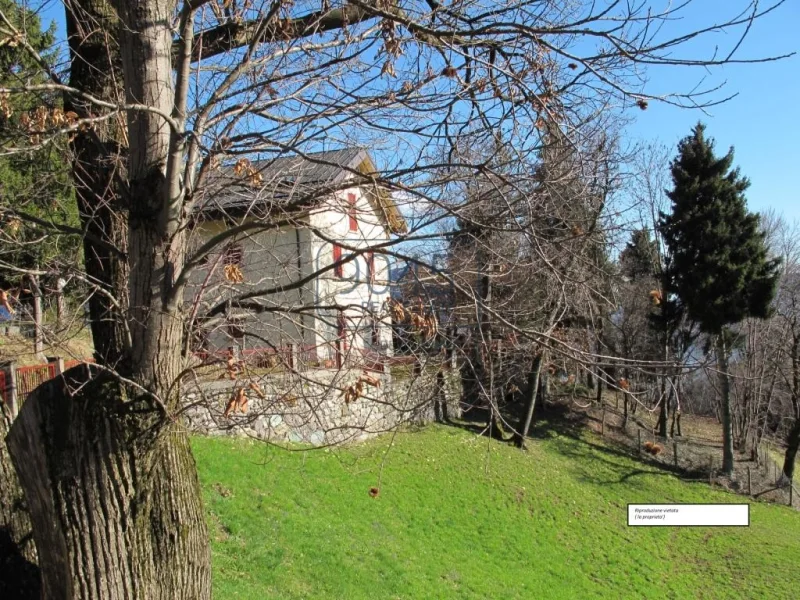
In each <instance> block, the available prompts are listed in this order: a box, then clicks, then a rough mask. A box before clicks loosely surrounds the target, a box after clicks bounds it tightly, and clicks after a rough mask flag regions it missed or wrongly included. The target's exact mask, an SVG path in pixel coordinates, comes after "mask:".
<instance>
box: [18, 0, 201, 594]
mask: <svg viewBox="0 0 800 600" xmlns="http://www.w3.org/2000/svg"><path fill="white" fill-rule="evenodd" d="M68 8H71V9H74V12H72V11H68V16H69V18H68V34H70V48H71V51H72V54H73V56H72V58H73V61H72V77H71V83H72V84H73V86H74V87H76V88H79V89H81V91H84V92H89V93H92V92H93V90H97V92H96V93H92V95H96V96H100V97H102V98H105V99H108V100H112V101H114V100H117V99H118V94H117V88H116V85H118V82H119V80H120V78H119V77H118V73H117V72H115V67H116V66H117V65H118V64H120V54H122V65H123V76H124V77H123V79H124V84H125V101H127V102H128V103H130V104H145V105H148V106H149V107H151V109H152V112H151V111H139V110H130V111H129V112H128V115H127V124H126V126H125V127H124V129H125V131H124V132H123V133H122V134H120V137H119V138H117V137H115V136H114V135H112V133H113V132H111V133H109V132H101V133H102V135H100V136H99V140H100V143H97V141H98V140H97V139H95V140H94V141H93V140H92V139H90V138H89V137H88V136H87V138H80V136H79V138H76V146H77V148H76V152H77V154H78V158H77V160H76V163H75V169H74V170H75V176H76V179H77V180H80V181H81V184H80V186H79V189H78V202H79V210H80V213H81V217H82V219H83V220H84V223H85V224H86V227H85V229H86V231H87V235H86V240H87V241H86V244H85V246H84V252H85V254H86V267H87V271H88V272H89V273H90V275H91V276H92V277H94V278H95V283H96V284H98V287H99V292H97V293H95V294H93V296H92V298H93V299H94V300H95V302H94V304H92V305H91V306H90V311H91V316H92V334H93V338H94V342H95V351H96V358H97V360H98V362H99V363H101V364H104V365H108V366H111V367H114V368H115V369H116V370H117V372H119V373H121V374H123V375H126V376H127V377H128V378H129V379H131V380H132V381H133V382H135V383H136V384H137V385H136V386H135V387H130V388H126V389H122V388H121V387H120V385H119V384H118V383H116V381H117V380H115V379H114V378H112V377H111V376H110V375H107V374H105V372H103V371H99V372H94V373H91V374H89V372H88V370H87V369H86V368H85V367H82V368H79V369H77V370H76V371H74V372H70V374H68V375H67V376H66V379H76V380H75V381H69V382H68V384H69V385H68V388H67V383H65V378H56V379H54V380H51V381H50V382H48V383H46V384H45V385H44V386H41V387H40V388H38V389H37V391H36V392H35V393H34V394H33V395H31V396H30V397H29V398H28V400H27V401H26V403H25V406H24V407H23V410H22V411H21V412H20V414H19V416H18V418H17V421H16V422H15V424H14V426H13V427H12V429H11V433H10V434H9V438H8V443H9V450H10V452H11V455H12V459H13V460H14V464H15V466H16V467H17V471H18V474H19V477H20V481H21V484H22V487H23V489H24V490H25V495H26V497H27V498H28V501H29V506H30V514H31V521H32V523H33V526H34V538H35V540H36V543H37V547H38V549H39V562H40V565H41V568H42V573H43V580H42V587H43V593H44V597H46V598H48V599H50V598H55V599H60V598H64V599H67V598H80V599H82V600H84V599H94V598H98V599H99V598H133V599H142V600H144V599H147V600H150V599H156V600H159V599H173V598H176V599H184V598H185V599H187V600H188V599H200V600H204V599H207V598H209V597H210V590H211V581H210V557H209V551H208V536H207V531H206V526H205V521H204V518H203V517H204V515H203V511H202V503H201V496H200V489H199V484H198V480H197V474H196V469H195V464H194V461H193V459H192V455H191V451H190V447H189V443H188V439H187V438H186V435H185V433H182V432H181V431H180V430H179V429H177V427H178V425H177V424H176V423H175V422H174V420H173V419H172V418H171V417H170V415H171V414H173V413H174V412H175V410H176V408H177V407H178V404H179V400H180V381H179V377H178V376H179V373H180V372H181V368H182V366H183V364H182V357H181V347H182V343H181V341H182V335H183V331H182V326H183V318H182V313H181V311H182V307H183V295H182V289H180V288H179V287H178V286H175V281H176V277H177V276H178V275H179V274H180V271H181V269H182V267H183V259H184V251H185V248H184V246H185V237H184V236H185V234H184V230H185V228H184V226H183V225H184V223H183V222H182V220H181V219H182V216H183V215H182V207H183V195H182V189H181V186H180V170H181V169H182V168H183V167H184V162H185V157H184V155H183V154H182V140H183V137H182V127H183V118H184V117H183V116H182V107H183V108H185V102H184V103H183V104H180V105H179V104H178V103H176V100H175V98H176V96H175V92H174V90H173V88H172V86H173V82H175V86H176V88H178V89H182V90H184V91H185V83H186V81H185V77H182V76H181V73H180V72H179V73H178V76H177V77H175V74H174V73H173V70H172V54H171V48H172V37H173V33H172V29H171V23H172V16H173V10H174V4H173V3H171V2H157V1H155V0H149V1H139V2H134V1H131V2H119V3H118V6H117V9H118V10H117V11H116V14H118V15H119V18H120V21H121V23H120V24H119V26H117V24H116V17H115V16H114V15H115V11H113V10H112V9H111V8H110V6H109V4H108V3H107V2H103V1H102V0H77V1H76V2H73V3H70V4H69V5H68ZM182 16H183V17H185V18H184V19H183V20H182V31H181V36H182V37H183V39H185V40H186V44H188V45H191V34H189V35H188V36H186V28H185V27H184V26H185V25H186V24H187V23H188V25H189V27H188V29H189V31H191V24H192V14H191V13H184V14H183V15H182ZM105 24H107V25H109V28H108V29H106V27H104V25H105ZM117 31H120V32H121V33H120V34H119V35H121V36H123V38H124V40H123V43H122V44H121V45H120V46H119V47H118V46H117V43H116V42H117V40H116V39H115V38H114V32H117ZM103 32H112V33H111V35H109V36H108V37H106V36H104V35H103ZM81 69H84V70H81ZM78 108H79V109H81V110H83V111H84V112H83V113H81V112H80V110H76V112H78V114H79V115H80V116H84V115H86V114H89V113H90V111H91V110H92V109H91V107H90V106H88V105H87V106H78ZM73 110H74V109H73ZM159 113H160V114H159ZM165 114H166V115H170V116H171V118H172V123H173V124H175V126H176V128H177V129H178V130H176V131H175V132H171V131H170V129H169V127H168V126H167V124H166V121H165V119H164V118H163V116H161V115H165ZM117 126H118V127H119V130H118V131H122V129H123V125H122V124H121V123H117ZM122 135H125V136H127V141H128V142H129V147H130V151H129V154H128V157H127V168H128V174H127V177H122V178H121V182H122V184H123V185H118V183H119V182H120V178H118V177H117V175H118V170H117V169H118V167H119V165H120V163H119V162H118V160H119V157H118V151H120V146H119V145H118V144H116V143H114V140H115V139H123V138H122ZM79 142H85V144H80V143H79ZM126 182H127V185H126ZM104 185H105V186H107V187H105V188H104V187H103V186H104ZM119 189H122V190H125V194H126V196H125V199H126V206H120V204H119V200H120V198H121V196H119V195H117V194H116V193H115V192H116V191H117V190H119ZM126 208H127V209H128V215H127V216H126V214H125V210H126ZM126 244H127V256H126V255H125V254H123V252H124V251H125V249H126V246H125V245H126ZM128 266H130V269H129V268H128ZM126 284H127V285H126ZM126 323H127V324H130V327H127V326H126ZM75 373H78V375H76V374H75Z"/></svg>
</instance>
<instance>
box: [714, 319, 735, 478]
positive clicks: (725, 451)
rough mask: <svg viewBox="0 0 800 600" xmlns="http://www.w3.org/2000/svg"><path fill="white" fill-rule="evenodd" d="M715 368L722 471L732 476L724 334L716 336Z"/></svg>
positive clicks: (728, 392) (729, 398)
mask: <svg viewBox="0 0 800 600" xmlns="http://www.w3.org/2000/svg"><path fill="white" fill-rule="evenodd" d="M717 369H718V370H719V384H720V391H721V395H722V398H721V409H722V411H721V412H722V473H723V474H724V475H726V476H728V477H732V476H733V422H732V421H733V420H732V418H731V389H730V379H729V375H728V349H727V348H726V344H725V336H724V334H723V333H720V334H719V336H717Z"/></svg>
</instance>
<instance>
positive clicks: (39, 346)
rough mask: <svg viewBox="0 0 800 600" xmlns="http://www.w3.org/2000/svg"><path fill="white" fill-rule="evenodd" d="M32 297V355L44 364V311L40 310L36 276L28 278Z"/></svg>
mask: <svg viewBox="0 0 800 600" xmlns="http://www.w3.org/2000/svg"><path fill="white" fill-rule="evenodd" d="M28 279H29V280H30V285H31V295H32V297H33V353H34V355H35V356H36V359H37V360H39V361H42V362H44V360H45V357H44V311H43V310H42V288H41V286H40V285H39V277H38V275H30V276H29V277H28Z"/></svg>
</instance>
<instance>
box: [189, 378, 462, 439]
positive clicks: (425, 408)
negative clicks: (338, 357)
mask: <svg viewBox="0 0 800 600" xmlns="http://www.w3.org/2000/svg"><path fill="white" fill-rule="evenodd" d="M360 375H361V372H360V371H357V372H345V371H327V370H315V371H311V372H305V373H293V374H291V375H287V374H282V375H269V376H263V377H254V378H251V379H249V380H243V381H230V380H222V381H209V382H198V383H195V384H192V385H189V386H186V388H185V392H184V398H185V408H184V412H183V416H184V422H185V423H186V424H187V425H188V427H189V428H190V429H191V430H192V431H194V432H198V433H204V434H208V435H246V436H250V437H254V438H258V439H261V440H266V441H270V442H298V443H307V444H311V445H314V446H324V445H329V444H341V443H347V442H353V441H360V440H364V439H366V438H368V437H371V436H374V435H377V434H380V433H384V432H387V431H391V430H393V429H395V428H396V427H398V426H399V425H402V424H407V423H415V424H422V423H428V422H431V421H433V420H434V417H435V413H436V411H437V410H441V409H442V406H444V407H445V408H446V410H447V412H448V415H449V416H451V417H454V416H459V399H460V397H461V383H460V379H459V377H458V374H457V373H454V372H450V371H444V372H442V374H441V375H439V376H437V374H436V373H435V372H429V371H426V372H424V373H422V374H421V375H418V376H414V377H403V378H391V377H390V376H387V375H375V374H373V375H374V376H375V377H376V378H377V379H379V380H380V386H379V387H373V386H370V385H366V384H365V385H364V386H363V391H364V395H363V397H360V398H358V399H357V400H355V401H352V402H345V398H344V393H343V390H344V389H345V388H346V387H347V386H349V385H351V384H352V383H354V382H355V381H356V379H357V378H358V377H359V376H360ZM251 381H252V382H255V383H256V384H257V385H258V387H259V389H260V391H262V392H263V393H264V398H260V397H259V395H258V394H257V393H256V392H255V391H254V390H252V389H249V388H248V385H249V383H250V382H251ZM241 387H244V388H245V389H246V393H247V398H248V407H247V412H246V413H244V414H243V413H241V412H237V413H236V414H231V415H229V416H228V417H225V416H224V412H225V408H226V406H227V404H228V401H229V399H230V398H231V396H232V395H233V394H234V392H235V391H236V390H237V389H238V388H241ZM442 403H444V404H442Z"/></svg>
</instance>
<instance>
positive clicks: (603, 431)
mask: <svg viewBox="0 0 800 600" xmlns="http://www.w3.org/2000/svg"><path fill="white" fill-rule="evenodd" d="M605 434H606V405H605V404H603V420H602V421H601V423H600V435H603V436H604V435H605Z"/></svg>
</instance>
